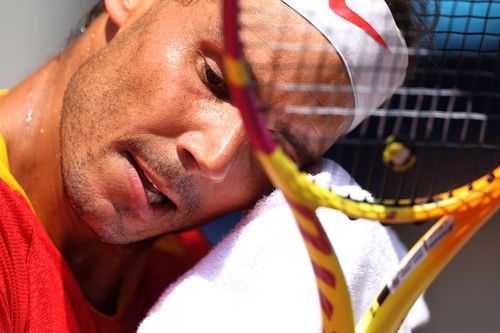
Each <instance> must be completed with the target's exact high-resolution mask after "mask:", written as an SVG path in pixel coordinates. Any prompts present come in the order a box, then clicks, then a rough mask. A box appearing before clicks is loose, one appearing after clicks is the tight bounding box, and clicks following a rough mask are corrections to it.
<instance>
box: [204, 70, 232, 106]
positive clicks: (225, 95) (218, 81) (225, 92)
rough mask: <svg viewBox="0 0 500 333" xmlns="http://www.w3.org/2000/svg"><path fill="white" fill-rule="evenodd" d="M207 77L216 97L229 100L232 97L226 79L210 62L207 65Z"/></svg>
mask: <svg viewBox="0 0 500 333" xmlns="http://www.w3.org/2000/svg"><path fill="white" fill-rule="evenodd" d="M205 79H206V84H207V86H208V88H209V89H210V90H211V91H212V93H213V94H214V95H215V97H217V98H219V99H221V100H223V101H228V100H229V99H230V95H229V88H228V87H227V85H226V82H224V79H223V78H222V77H221V76H220V75H219V74H217V73H216V72H215V71H214V70H213V69H212V68H211V67H210V66H209V65H208V64H206V65H205Z"/></svg>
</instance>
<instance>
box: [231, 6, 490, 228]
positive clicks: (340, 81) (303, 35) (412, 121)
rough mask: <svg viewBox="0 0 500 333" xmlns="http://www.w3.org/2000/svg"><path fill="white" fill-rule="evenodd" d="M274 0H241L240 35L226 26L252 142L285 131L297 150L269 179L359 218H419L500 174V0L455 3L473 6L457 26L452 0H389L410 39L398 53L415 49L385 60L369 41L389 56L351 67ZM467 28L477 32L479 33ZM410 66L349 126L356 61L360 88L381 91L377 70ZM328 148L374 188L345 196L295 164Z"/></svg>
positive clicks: (274, 161)
mask: <svg viewBox="0 0 500 333" xmlns="http://www.w3.org/2000/svg"><path fill="white" fill-rule="evenodd" d="M333 2H334V1H333ZM269 3H273V4H274V7H273V6H271V5H268V6H266V7H265V10H264V11H263V12H259V13H260V14H259V15H260V20H258V19H257V20H256V19H252V18H253V17H254V16H255V13H256V12H258V10H257V9H258V8H257V7H256V6H257V5H256V4H257V2H250V1H242V2H241V3H240V4H244V6H240V8H239V15H238V16H237V17H236V21H234V22H233V28H234V27H239V30H238V31H239V36H235V35H233V36H232V37H231V35H230V32H226V31H225V33H227V36H229V37H228V38H226V46H227V49H226V53H227V54H228V55H229V56H228V57H226V75H227V77H228V78H229V80H228V81H229V86H230V88H231V91H232V95H233V99H234V101H235V104H236V105H237V106H238V108H240V110H241V111H242V116H243V119H244V120H245V119H247V120H245V124H246V128H247V131H248V133H249V137H250V140H251V142H252V143H253V145H254V147H255V148H256V150H257V151H258V152H264V156H270V154H269V153H270V152H271V151H275V144H274V143H273V142H272V140H271V139H273V138H278V140H279V144H280V145H281V146H282V147H283V150H284V151H285V152H287V153H288V155H290V157H291V158H287V157H286V155H287V154H283V153H282V152H281V151H280V150H279V149H277V150H276V151H280V152H276V153H275V156H274V158H267V157H266V161H264V162H263V164H264V165H265V169H266V171H267V172H268V174H270V176H271V178H272V180H273V182H274V184H275V185H276V186H277V187H279V188H280V189H282V190H283V191H284V192H285V193H288V196H289V197H293V198H294V200H296V201H298V202H302V203H304V204H305V205H307V206H310V207H313V208H316V207H318V206H327V207H332V208H336V209H340V210H342V211H343V212H345V213H346V214H348V215H349V216H352V217H356V218H357V217H362V218H369V219H375V220H381V221H384V222H394V223H396V222H406V221H408V222H414V221H420V220H427V219H431V218H436V217H439V216H442V215H443V214H445V213H447V212H450V211H452V210H454V209H458V207H460V206H461V205H463V204H466V203H468V202H469V201H470V200H472V199H470V198H474V197H475V196H477V195H481V193H482V192H479V193H478V192H476V191H474V189H475V188H478V187H480V186H482V185H481V184H483V183H484V181H487V182H490V181H493V180H496V179H498V173H499V169H498V161H499V159H498V156H499V151H500V149H499V142H500V137H499V131H498V130H497V129H498V128H499V126H500V120H499V119H500V117H499V114H498V110H497V109H498V108H495V105H498V102H499V101H500V100H499V98H500V96H499V93H498V91H500V90H499V88H500V87H499V80H498V76H499V73H498V71H499V70H498V68H499V67H500V66H499V65H498V63H499V59H500V57H499V50H498V43H497V44H495V40H496V41H498V39H499V38H500V37H499V33H498V30H494V29H492V28H491V26H492V24H491V22H493V23H495V22H497V21H498V19H495V17H494V16H493V17H488V16H487V13H489V12H491V11H492V10H494V8H496V7H498V6H499V3H498V1H495V0H491V1H486V2H482V4H480V5H478V6H480V8H479V7H474V5H470V6H469V7H468V8H466V9H463V8H462V9H460V10H461V11H464V10H465V11H466V13H465V14H463V16H464V17H465V19H464V21H465V23H462V28H461V29H462V30H461V31H459V32H457V31H454V30H453V29H451V28H449V27H448V26H447V24H448V25H449V23H447V22H446V21H447V19H448V17H449V14H447V12H446V10H448V11H452V14H457V15H459V14H461V11H460V10H458V9H456V8H455V7H457V6H458V5H456V3H455V2H452V1H444V0H442V1H437V2H435V3H436V7H430V6H422V7H413V8H411V9H408V8H399V7H397V6H396V7H389V9H390V10H391V11H392V14H393V16H394V18H395V22H396V24H398V25H399V26H400V31H401V34H402V35H403V36H405V43H407V46H408V47H407V48H402V47H399V48H398V47H395V48H393V49H391V52H393V53H395V54H397V53H398V52H399V53H404V55H406V56H408V59H409V60H408V66H402V65H401V61H399V62H398V63H391V62H387V60H384V59H383V58H384V57H385V56H386V54H384V53H383V52H382V53H381V52H380V50H379V51H377V52H375V51H373V50H372V49H367V51H366V52H373V54H372V55H370V54H369V56H368V57H370V56H371V57H373V58H377V59H378V58H380V59H382V60H380V61H378V60H375V61H373V62H372V63H371V65H369V66H368V65H366V63H363V64H361V65H359V67H360V68H354V69H353V68H351V69H350V71H346V70H345V67H346V60H345V59H344V58H345V56H343V55H342V54H341V53H340V52H337V51H336V49H335V48H334V47H333V46H332V45H331V43H330V42H329V41H328V40H327V39H326V38H325V34H324V33H323V32H321V31H319V30H318V29H317V27H315V26H313V25H312V24H310V22H311V20H312V19H311V18H310V16H307V15H309V14H307V15H306V16H307V18H306V17H305V16H303V15H304V14H303V13H301V14H300V15H299V13H297V12H296V11H295V10H294V9H293V8H291V7H289V6H287V5H285V4H283V3H282V2H281V1H276V2H269ZM330 3H332V1H330ZM252 4H253V7H252ZM347 5H348V6H352V3H351V2H349V1H347ZM448 7H452V8H451V9H450V8H448ZM478 8H479V9H478ZM478 11H481V12H482V13H483V17H482V18H481V19H482V20H483V21H484V27H486V28H484V29H485V32H484V34H483V35H482V36H479V37H477V35H478V33H477V32H476V31H474V30H470V28H468V27H469V26H470V25H471V24H472V23H471V22H473V21H475V20H477V17H478V14H477V13H478ZM283 13H284V14H283ZM461 15H462V14H461ZM271 18H272V20H271ZM372 20H373V18H372ZM270 22H271V23H270ZM443 22H444V23H443ZM421 23H425V28H424V29H422V28H421V25H419V24H421ZM493 25H494V24H493ZM228 29H229V30H231V29H232V28H228ZM352 29H358V27H357V26H354V25H353V27H352ZM467 29H469V30H467ZM457 34H458V35H459V36H460V37H461V41H459V42H457V41H455V39H456V37H455V36H456V35H457ZM384 37H385V35H384ZM346 38H349V35H348V34H346ZM386 38H387V37H386ZM471 38H476V39H477V38H479V39H478V40H476V41H475V42H473V43H472V42H470V39H471ZM231 43H232V45H231ZM471 43H472V46H471V45H470V44H471ZM356 47H357V48H358V49H359V50H356V52H358V53H363V52H365V50H364V49H363V45H356V46H355V47H352V48H351V49H352V50H354V49H355V48H356ZM366 52H365V53H366ZM365 56H366V55H365ZM244 59H246V60H244ZM397 59H399V58H397ZM397 59H396V60H397ZM351 62H352V60H351ZM350 66H351V67H355V66H356V64H355V63H354V65H353V64H352V63H351V64H350ZM403 69H404V70H405V73H406V72H408V74H407V75H406V84H405V85H404V86H401V87H399V84H397V85H395V86H392V87H391V88H390V89H393V91H391V92H386V94H387V96H390V95H393V96H392V98H390V99H387V100H386V101H385V102H384V103H383V105H381V107H380V108H378V109H375V110H372V111H371V117H370V118H368V119H367V120H365V121H364V122H363V123H362V124H361V125H360V126H358V128H356V129H354V130H353V131H351V132H350V133H349V134H347V136H345V135H344V134H345V132H346V130H347V129H348V128H349V127H350V125H351V122H352V118H353V115H355V114H356V112H358V111H359V110H357V107H358V106H356V105H354V104H355V103H356V102H357V100H358V99H359V98H356V94H359V92H358V93H357V92H356V91H355V88H353V81H352V77H353V75H355V74H353V72H354V73H355V72H358V73H359V72H363V73H365V74H366V73H368V74H366V75H367V76H371V77H372V79H371V80H372V81H374V84H371V85H370V84H367V83H366V80H365V81H364V82H363V84H361V85H360V86H358V87H357V88H356V89H358V90H360V91H362V92H363V91H368V92H378V91H380V90H384V88H383V87H381V86H380V84H378V82H376V77H377V76H378V75H387V72H391V71H392V72H398V73H400V72H402V71H403ZM233 78H234V79H233ZM242 78H245V79H244V80H243V81H242ZM238 80H239V81H238ZM396 80H400V79H399V77H398V78H396ZM370 89H371V90H370ZM388 89H389V88H388ZM392 92H394V94H392ZM268 129H270V132H267V130H268ZM258 138H259V139H258ZM258 140H260V142H258V143H257V141H258ZM334 142H336V144H335V145H333V148H332V149H330V150H328V148H329V147H330V146H331V145H332V143H334ZM327 150H328V152H327V156H329V157H333V158H334V159H335V160H336V161H339V163H341V164H342V165H343V166H344V167H345V168H346V169H347V170H348V171H350V173H351V174H352V175H353V177H354V179H356V180H357V181H358V182H360V183H361V185H362V186H363V187H365V188H367V189H368V191H369V192H370V193H371V194H372V195H367V196H366V197H363V198H351V197H350V196H346V195H345V194H344V195H339V194H338V193H335V191H331V190H332V189H324V188H319V187H317V186H316V185H315V184H312V183H311V182H309V181H308V180H307V175H305V174H301V173H300V170H301V169H303V168H305V167H306V166H307V165H309V164H310V163H311V162H312V161H314V160H315V159H316V158H318V157H319V156H321V155H322V154H323V153H324V152H325V151H327ZM262 159H263V158H261V160H262ZM292 162H295V164H296V167H293V164H294V163H292ZM483 175H485V176H483ZM482 176H483V177H482ZM475 180H477V181H476V182H475ZM298 189H300V190H298Z"/></svg>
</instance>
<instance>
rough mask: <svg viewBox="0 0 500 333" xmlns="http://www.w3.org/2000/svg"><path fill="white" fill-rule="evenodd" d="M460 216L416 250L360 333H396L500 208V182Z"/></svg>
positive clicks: (403, 263)
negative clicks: (419, 299) (439, 278)
mask: <svg viewBox="0 0 500 333" xmlns="http://www.w3.org/2000/svg"><path fill="white" fill-rule="evenodd" d="M475 201H476V202H473V203H471V205H469V206H468V207H463V209H462V210H461V211H459V212H458V211H457V212H456V214H453V215H447V216H444V217H442V218H441V219H440V220H439V221H438V222H437V223H435V224H434V226H433V227H432V228H431V229H429V231H428V232H427V233H426V234H425V235H424V236H423V237H422V238H421V239H420V240H419V241H418V242H417V243H415V245H414V246H413V247H412V249H411V250H410V251H409V252H408V253H407V255H406V256H405V257H404V258H403V260H402V261H401V263H400V265H399V267H398V271H397V273H396V275H394V277H393V278H392V279H391V281H390V282H389V283H388V284H387V285H385V286H384V287H383V288H382V290H381V291H380V292H379V294H378V295H379V296H378V297H377V299H375V300H374V301H373V303H372V305H371V306H370V308H369V310H368V311H367V312H366V313H365V314H364V316H363V317H362V318H361V320H360V322H359V323H358V325H357V326H356V333H381V332H384V333H394V332H396V331H397V330H398V329H399V327H400V325H401V323H402V321H403V320H404V318H405V317H406V315H407V314H408V312H409V311H410V309H411V307H412V306H413V304H414V303H415V301H416V300H417V298H418V297H419V296H420V295H421V294H422V293H423V292H424V291H425V289H427V287H428V286H429V285H430V284H431V283H432V281H433V280H434V279H435V278H436V276H437V275H438V274H439V273H440V272H441V271H442V270H443V268H444V267H445V266H446V265H447V264H448V263H449V262H450V260H451V259H452V258H453V257H454V256H455V255H456V253H457V252H458V251H459V250H460V249H461V248H462V247H463V246H464V245H465V244H466V243H467V241H468V240H469V239H470V238H471V237H472V236H473V235H474V234H475V233H476V232H477V231H478V230H479V229H480V227H481V226H483V225H484V224H485V223H486V222H487V221H488V219H489V218H490V217H491V216H492V215H493V214H494V213H495V212H496V211H497V210H498V208H499V207H500V182H495V184H494V188H492V189H491V190H490V191H489V193H488V195H485V196H484V197H482V198H479V199H475Z"/></svg>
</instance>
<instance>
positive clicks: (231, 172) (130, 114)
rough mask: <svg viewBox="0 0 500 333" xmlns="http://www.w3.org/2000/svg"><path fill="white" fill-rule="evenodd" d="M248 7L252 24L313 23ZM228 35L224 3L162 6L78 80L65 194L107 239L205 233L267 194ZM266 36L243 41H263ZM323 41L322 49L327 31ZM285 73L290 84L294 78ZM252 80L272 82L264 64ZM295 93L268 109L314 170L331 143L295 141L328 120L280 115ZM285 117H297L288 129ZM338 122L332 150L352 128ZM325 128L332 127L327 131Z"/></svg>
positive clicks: (252, 55) (69, 121) (130, 27)
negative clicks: (238, 98)
mask: <svg viewBox="0 0 500 333" xmlns="http://www.w3.org/2000/svg"><path fill="white" fill-rule="evenodd" d="M251 3H252V6H253V7H254V11H255V8H257V9H258V8H259V6H261V7H262V11H256V12H258V14H256V15H255V16H254V17H255V20H262V21H264V22H265V21H266V20H268V21H269V22H272V18H273V15H275V13H277V12H278V10H279V12H280V13H281V14H280V15H285V16H286V15H288V16H290V18H289V19H290V20H294V19H296V20H297V24H304V25H307V23H306V22H305V21H303V20H302V19H300V18H295V17H294V16H296V15H295V14H293V12H291V11H290V10H288V8H287V7H286V6H285V5H284V4H283V3H282V2H281V1H272V2H270V1H264V0H262V1H252V2H251ZM272 29H273V27H272V26H270V30H272ZM221 30H222V17H221V1H208V2H207V1H194V2H192V3H190V4H183V3H182V2H179V1H158V2H154V3H152V4H151V6H150V7H149V8H148V9H146V10H145V11H144V14H141V15H140V16H139V17H138V18H136V19H134V20H132V21H131V22H130V23H129V24H126V25H123V26H122V27H120V29H119V31H118V33H117V34H116V35H115V36H114V38H113V39H112V40H111V42H110V43H109V45H107V46H106V47H104V48H103V49H102V50H101V51H99V52H98V53H97V54H96V55H94V56H93V57H92V58H91V59H90V60H89V61H87V62H86V63H85V64H84V65H83V66H82V67H81V68H80V69H79V70H78V71H77V72H76V74H75V75H74V76H73V78H72V80H71V82H70V84H69V85H68V88H67V91H66V94H65V98H64V105H63V117H62V121H61V135H62V151H61V152H62V162H61V163H62V169H63V176H64V185H65V191H66V194H67V196H68V197H69V200H70V201H71V203H72V205H73V207H74V209H75V211H76V213H77V214H78V215H79V216H80V218H81V219H82V220H83V221H85V222H86V223H87V224H88V225H89V226H90V227H91V229H92V230H94V231H95V232H96V233H97V234H98V235H99V237H101V238H102V239H103V240H105V241H107V242H111V243H130V242H135V241H139V240H143V239H146V238H150V237H154V236H158V235H162V234H164V233H168V232H174V231H179V230H184V229H187V228H190V227H193V226H196V225H201V224H203V223H205V222H208V221H210V220H211V219H214V218H216V217H218V216H220V215H222V214H225V213H228V212H231V211H234V210H237V209H241V208H245V207H248V206H250V205H251V204H252V203H254V202H255V201H256V200H257V199H258V198H259V197H260V196H262V195H263V194H265V193H268V192H269V191H270V190H271V188H272V187H271V185H270V183H269V181H268V180H267V177H266V175H265V174H264V173H263V171H262V170H261V169H260V167H259V165H258V162H257V160H256V159H255V157H254V155H253V154H252V151H251V147H250V145H249V143H248V141H247V139H246V137H245V132H244V128H243V124H242V121H241V119H240V115H239V113H238V110H237V109H236V108H235V107H234V105H232V104H231V100H230V96H229V91H228V88H227V86H226V85H225V83H224V79H223V68H222V50H223V38H222V35H221ZM265 33H266V31H258V32H253V33H250V34H248V36H246V37H245V35H244V36H243V38H255V39H265V36H264V34H265ZM290 38H291V39H293V35H290ZM316 38H317V39H318V41H320V42H325V41H321V39H322V36H321V35H320V34H319V33H317V36H316ZM325 43H326V42H325ZM248 57H249V58H248V59H249V62H250V64H251V65H252V63H261V62H263V61H264V62H266V61H271V59H274V61H275V62H276V61H277V62H278V64H277V67H278V68H280V66H282V67H283V68H288V67H287V66H285V65H289V64H290V62H293V61H294V60H293V57H290V56H289V54H286V53H283V54H277V53H276V51H272V50H271V49H268V50H266V49H259V50H248ZM315 58H317V57H315V56H314V55H311V57H310V60H309V61H311V62H314V61H315ZM331 62H332V65H335V66H336V68H338V71H337V72H333V73H332V74H331V77H330V76H329V77H325V78H321V80H330V81H331V80H334V79H338V77H339V72H342V63H341V61H340V60H339V58H338V57H334V56H332V60H331ZM277 73H278V74H277V75H278V76H279V78H280V79H281V80H283V81H287V80H289V79H291V75H292V73H288V72H287V71H286V70H282V71H279V70H278V72H277ZM254 74H255V77H256V78H257V79H260V80H263V81H265V80H268V79H270V78H266V73H265V72H264V70H259V67H258V66H255V68H254ZM303 80H305V81H308V80H312V78H307V77H305V78H303ZM289 97H290V96H286V94H282V95H280V94H278V95H276V96H275V97H274V98H273V100H270V101H266V103H267V104H269V105H270V108H269V109H270V111H269V114H268V115H267V118H268V119H269V126H270V129H271V130H272V131H273V132H275V133H276V134H277V135H278V136H282V137H283V138H284V140H283V141H284V143H283V144H284V146H285V148H288V150H289V151H290V153H291V155H292V156H293V157H295V158H296V159H297V160H301V162H304V163H310V162H311V161H312V160H314V159H315V158H318V157H319V156H320V155H321V154H322V153H323V152H324V151H325V150H326V149H327V148H328V147H327V146H324V145H323V146H320V145H314V143H311V144H310V145H309V143H307V144H301V147H297V140H294V139H291V140H289V139H290V138H293V137H295V136H300V135H301V134H303V133H301V131H315V132H318V131H322V130H324V129H322V128H321V126H320V125H319V124H320V123H321V124H323V126H325V124H324V122H322V121H321V119H317V120H318V121H316V122H314V121H313V122H305V121H304V122H301V117H300V116H291V115H284V114H282V113H280V112H279V111H278V109H279V107H280V105H282V104H283V103H284V101H285V100H286V99H287V98H289ZM314 100H315V101H316V102H317V101H318V98H315V99H314ZM346 100H348V98H346ZM316 102H315V103H316ZM346 103H347V102H346ZM283 117H289V118H290V117H296V118H297V119H296V120H297V121H293V124H294V125H293V126H292V127H291V128H290V127H288V128H284V126H282V124H284V123H285V122H284V121H282V120H283ZM337 120H338V121H336V122H335V121H334V124H336V125H334V129H335V130H334V131H333V133H334V134H332V142H333V140H334V139H335V137H336V136H338V135H339V134H340V133H341V132H342V131H344V130H345V129H346V127H348V125H349V121H345V120H343V119H340V117H339V119H337ZM289 122H290V119H289V120H287V122H286V123H289ZM299 124H301V125H299ZM335 126H336V127H335ZM326 127H327V128H329V129H330V130H332V125H331V123H330V124H329V125H327V126H326ZM305 150H307V153H306V152H304V151H305ZM294 155H295V156H294ZM305 155H307V156H305Z"/></svg>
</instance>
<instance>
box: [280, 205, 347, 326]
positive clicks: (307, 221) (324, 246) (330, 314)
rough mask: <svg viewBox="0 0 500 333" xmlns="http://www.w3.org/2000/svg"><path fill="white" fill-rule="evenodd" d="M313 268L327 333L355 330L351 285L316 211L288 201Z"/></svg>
mask: <svg viewBox="0 0 500 333" xmlns="http://www.w3.org/2000/svg"><path fill="white" fill-rule="evenodd" d="M288 202H289V204H290V207H291V209H292V212H293V214H294V216H295V219H296V221H297V224H298V226H299V229H300V232H301V235H302V239H303V240H304V244H305V246H306V249H307V252H308V254H309V258H310V260H311V264H312V266H313V270H314V273H315V274H314V275H315V279H316V285H317V287H318V296H319V304H320V306H321V316H322V322H323V329H324V332H348V333H351V332H352V333H353V332H354V330H355V321H354V314H353V311H352V304H351V298H350V294H349V289H348V288H347V282H346V281H345V277H344V274H343V273H342V269H341V267H340V263H339V261H338V258H337V256H336V254H335V251H334V249H333V247H332V246H331V244H330V241H329V240H328V237H327V236H326V233H325V232H324V230H323V227H322V226H321V223H320V222H319V220H318V218H317V217H316V215H315V212H314V210H310V209H308V208H307V207H304V206H301V205H300V204H298V203H295V202H293V201H291V200H288Z"/></svg>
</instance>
